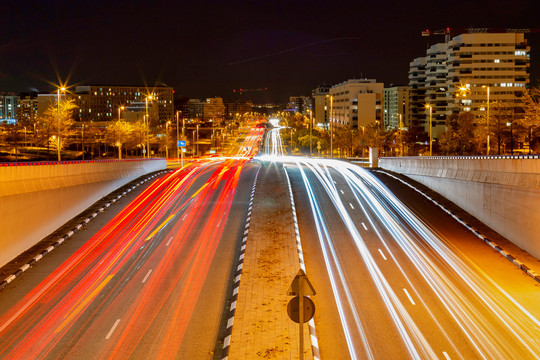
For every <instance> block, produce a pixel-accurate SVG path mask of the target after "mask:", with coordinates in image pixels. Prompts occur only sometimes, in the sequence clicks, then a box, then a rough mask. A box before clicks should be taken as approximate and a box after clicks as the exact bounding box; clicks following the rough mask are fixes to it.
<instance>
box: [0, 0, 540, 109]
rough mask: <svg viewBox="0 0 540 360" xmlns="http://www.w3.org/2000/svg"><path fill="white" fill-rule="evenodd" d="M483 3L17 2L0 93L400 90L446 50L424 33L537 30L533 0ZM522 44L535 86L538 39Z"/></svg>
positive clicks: (269, 98) (272, 96)
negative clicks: (375, 84)
mask: <svg viewBox="0 0 540 360" xmlns="http://www.w3.org/2000/svg"><path fill="white" fill-rule="evenodd" d="M486 4H487V3H485V4H484V2H476V3H474V4H470V2H464V1H458V2H456V3H453V5H452V6H451V7H450V6H444V7H443V6H440V7H434V6H433V4H431V3H429V2H424V1H416V2H409V3H403V4H391V3H390V2H387V1H382V2H379V3H378V4H372V3H368V4H361V3H355V4H349V3H347V2H333V3H331V4H329V3H326V2H322V1H315V2H309V3H308V2H304V1H301V2H296V3H285V2H279V1H278V2H271V3H269V2H263V3H261V2H253V3H245V2H243V3H241V2H238V1H228V2H214V1H207V2H203V3H197V4H175V3H173V2H167V1H162V2H155V3H152V4H145V3H144V2H138V3H133V2H131V3H129V4H128V3H124V2H119V1H117V2H114V3H107V2H102V1H97V2H93V3H92V6H84V5H81V4H72V3H68V2H64V1H55V2H53V3H52V4H51V3H41V2H37V1H32V2H30V3H25V4H22V3H20V4H19V3H15V4H10V5H7V6H6V8H7V9H6V10H7V11H6V13H7V14H10V16H7V17H6V22H5V27H6V32H5V34H4V40H3V41H2V43H0V91H14V92H23V91H32V90H39V91H48V90H50V89H53V84H55V83H58V81H63V82H65V81H67V82H68V84H69V85H77V84H79V85H85V84H107V85H114V84H126V85H147V86H149V87H152V86H154V85H167V86H171V87H173V88H174V89H175V91H176V95H177V96H178V95H185V96H189V97H193V98H197V97H213V96H222V97H224V98H225V99H233V98H234V97H235V96H238V95H237V94H235V93H233V89H239V88H243V89H259V88H267V89H268V90H267V91H264V92H260V93H257V94H255V93H252V94H249V93H248V92H245V95H244V96H245V97H254V98H256V99H257V100H258V101H260V102H285V101H286V99H287V98H288V96H291V95H309V94H310V92H311V90H312V89H314V88H316V87H317V86H318V85H319V84H324V83H326V84H336V83H339V82H342V81H345V80H347V79H352V78H372V79H376V80H377V81H379V82H384V83H385V85H387V86H388V85H389V84H390V83H393V84H407V74H408V68H409V62H410V61H412V60H413V59H414V58H416V57H418V56H422V55H423V54H424V53H425V48H426V46H427V45H428V44H429V45H432V44H435V43H437V42H442V41H444V36H440V35H438V36H431V37H429V38H423V37H422V36H421V32H422V30H425V29H426V28H429V29H432V30H437V29H441V28H445V27H452V28H468V27H476V28H480V27H497V28H498V27H508V28H533V27H534V26H535V25H537V24H535V23H534V21H535V20H536V19H535V18H534V12H533V11H531V10H532V9H534V5H533V2H532V1H520V2H517V3H516V2H510V1H502V0H499V1H495V2H490V3H489V6H486ZM29 7H30V8H29ZM527 39H528V41H529V43H530V46H531V84H533V85H536V84H538V82H539V81H538V80H539V76H538V69H539V68H540V66H539V58H540V57H538V56H536V52H537V48H538V47H537V46H536V44H540V34H530V35H529V36H527ZM49 84H50V85H49ZM254 95H255V96H254Z"/></svg>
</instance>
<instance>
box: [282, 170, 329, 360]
mask: <svg viewBox="0 0 540 360" xmlns="http://www.w3.org/2000/svg"><path fill="white" fill-rule="evenodd" d="M285 175H286V177H287V185H288V186H289V194H290V198H291V207H292V213H293V221H294V234H295V235H296V247H297V250H298V260H299V262H300V268H301V269H302V270H304V273H306V274H307V271H306V265H305V262H304V251H303V250H302V241H301V239H300V230H299V229H298V218H297V217H296V206H295V205H294V197H293V192H292V187H291V181H290V180H289V174H288V173H287V170H285ZM308 329H309V337H310V338H311V351H312V353H313V359H315V360H320V358H321V353H320V351H319V342H318V340H317V332H316V331H315V321H314V320H313V318H312V319H311V320H309V321H308Z"/></svg>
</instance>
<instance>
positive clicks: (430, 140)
mask: <svg viewBox="0 0 540 360" xmlns="http://www.w3.org/2000/svg"><path fill="white" fill-rule="evenodd" d="M426 108H427V109H429V156H432V154H433V153H432V142H433V137H432V126H431V123H432V114H433V106H431V105H430V104H426Z"/></svg>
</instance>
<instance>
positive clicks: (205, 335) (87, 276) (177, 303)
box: [0, 129, 263, 359]
mask: <svg viewBox="0 0 540 360" xmlns="http://www.w3.org/2000/svg"><path fill="white" fill-rule="evenodd" d="M262 132H263V130H262V129H254V130H252V131H251V133H250V134H248V136H247V137H246V140H245V141H244V143H243V145H242V147H241V149H240V151H239V152H238V153H237V154H236V156H234V157H231V158H217V159H213V160H212V159H210V160H201V161H199V162H194V163H192V164H189V165H187V166H185V167H184V168H181V169H178V170H176V171H174V172H171V173H169V174H168V175H166V176H163V177H161V178H159V179H157V180H156V181H154V182H153V183H152V184H151V185H150V186H149V187H148V188H146V189H145V190H144V191H143V192H142V193H141V194H140V195H139V196H137V197H136V198H135V199H134V200H133V201H132V202H131V203H130V204H129V206H127V207H126V208H124V209H123V210H122V211H121V212H120V213H119V214H118V215H116V216H115V217H114V219H113V220H112V221H110V222H109V223H108V224H107V225H106V226H105V227H103V228H102V229H101V230H100V231H99V232H97V233H96V234H95V235H94V236H92V237H91V239H90V240H89V241H87V242H86V243H85V244H84V245H83V246H82V247H81V248H80V249H79V250H77V251H76V252H75V253H74V254H73V255H72V256H70V257H69V258H68V259H66V260H65V262H64V263H63V264H62V265H61V266H60V267H58V268H57V269H56V270H55V271H54V272H52V273H51V274H50V275H48V276H47V277H46V278H45V279H44V280H43V281H42V282H41V283H40V284H39V285H38V286H36V287H35V288H34V289H32V290H31V291H29V292H28V293H27V294H25V296H23V297H22V298H21V299H20V300H18V301H17V303H16V304H15V305H14V306H12V307H11V308H10V309H9V310H8V311H6V312H5V313H3V314H1V315H0V358H7V359H37V358H49V359H58V358H72V359H105V358H115V359H121V358H134V359H150V358H154V359H165V358H166V359H173V358H179V359H180V358H182V359H185V358H190V359H196V358H211V357H212V355H211V354H212V353H213V351H214V349H215V347H216V339H217V338H218V331H219V327H220V322H221V317H222V313H223V309H224V308H225V306H226V295H227V291H228V286H229V283H230V276H231V272H232V270H231V267H232V259H233V258H234V256H233V255H234V253H235V251H237V245H238V241H239V240H240V239H241V237H240V231H241V230H242V227H243V224H244V219H245V216H243V215H245V211H246V206H245V204H246V203H247V202H248V195H249V194H248V193H247V192H239V191H238V188H250V187H251V184H252V182H253V178H254V176H255V171H256V167H254V166H252V165H250V164H249V163H248V162H249V161H250V159H251V158H252V157H253V156H254V155H255V154H256V153H257V151H258V144H259V141H260V138H261V136H262ZM0 296H9V293H8V292H6V291H4V292H3V293H2V294H1V295H0Z"/></svg>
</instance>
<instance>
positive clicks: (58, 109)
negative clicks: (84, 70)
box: [56, 86, 66, 162]
mask: <svg viewBox="0 0 540 360" xmlns="http://www.w3.org/2000/svg"><path fill="white" fill-rule="evenodd" d="M60 91H62V92H63V93H65V91H66V88H65V87H63V86H62V87H59V88H58V90H57V98H56V104H57V111H58V114H57V115H58V146H57V149H58V162H60V161H62V158H61V156H60Z"/></svg>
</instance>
